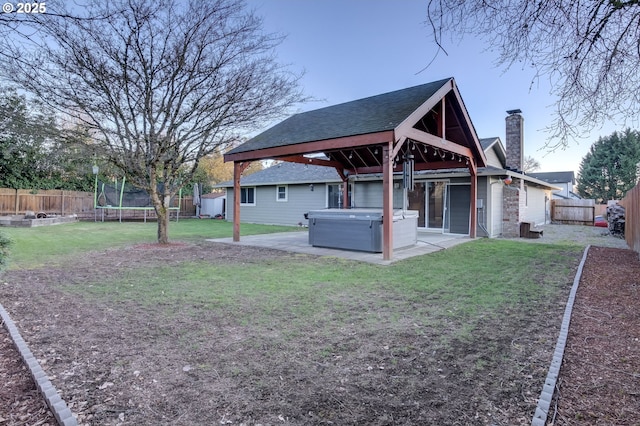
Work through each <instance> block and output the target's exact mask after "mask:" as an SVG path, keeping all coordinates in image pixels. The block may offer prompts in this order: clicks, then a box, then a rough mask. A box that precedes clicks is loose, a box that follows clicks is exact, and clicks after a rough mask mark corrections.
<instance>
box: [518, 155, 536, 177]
mask: <svg viewBox="0 0 640 426" xmlns="http://www.w3.org/2000/svg"><path fill="white" fill-rule="evenodd" d="M538 169H540V162H539V161H538V160H536V159H535V158H533V157H532V156H530V155H525V156H524V162H523V163H522V171H523V172H525V173H531V172H535V171H536V170H538Z"/></svg>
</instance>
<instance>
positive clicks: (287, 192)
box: [276, 185, 289, 203]
mask: <svg viewBox="0 0 640 426" xmlns="http://www.w3.org/2000/svg"><path fill="white" fill-rule="evenodd" d="M281 187H284V198H280V197H279V195H280V191H279V189H280V188H281ZM288 200H289V186H288V185H276V201H277V202H279V203H286V202H287V201H288Z"/></svg>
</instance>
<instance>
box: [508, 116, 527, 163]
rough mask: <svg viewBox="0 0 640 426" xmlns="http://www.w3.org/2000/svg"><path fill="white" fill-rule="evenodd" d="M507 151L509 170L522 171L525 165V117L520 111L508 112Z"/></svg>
mask: <svg viewBox="0 0 640 426" xmlns="http://www.w3.org/2000/svg"><path fill="white" fill-rule="evenodd" d="M507 114H509V115H507V118H506V119H505V121H506V134H505V145H506V146H505V150H506V151H507V168H511V169H516V170H518V171H520V170H522V165H523V163H524V145H523V144H524V117H522V111H520V110H519V109H512V110H509V111H507Z"/></svg>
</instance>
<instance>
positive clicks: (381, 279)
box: [0, 220, 583, 425]
mask: <svg viewBox="0 0 640 426" xmlns="http://www.w3.org/2000/svg"><path fill="white" fill-rule="evenodd" d="M296 229H297V228H282V227H270V226H254V225H245V224H243V225H242V227H241V230H242V233H243V234H244V235H247V234H250V233H259V232H276V231H282V230H296ZM0 232H4V233H5V234H8V235H10V236H11V237H12V238H13V239H14V240H15V245H14V246H13V247H12V251H11V258H10V265H9V269H8V270H7V271H6V273H5V276H4V278H3V279H4V280H6V282H7V284H6V285H4V286H0V300H1V301H2V303H3V304H7V305H8V306H15V307H16V308H15V309H16V311H17V315H19V316H18V319H19V320H20V323H21V324H22V326H23V327H26V328H27V329H29V330H31V329H33V330H41V331H34V332H33V333H32V334H31V336H30V338H31V341H32V342H33V344H34V346H35V347H36V348H44V350H45V354H46V353H49V352H48V350H49V348H50V347H51V346H52V345H55V350H56V356H59V358H56V361H55V364H54V366H55V368H57V369H58V370H59V372H60V374H62V372H64V371H74V372H75V373H74V375H72V376H69V377H66V376H65V377H66V378H65V379H64V380H63V381H59V383H56V386H60V388H61V389H63V391H64V392H66V395H72V397H71V400H73V401H76V400H77V401H89V402H88V404H87V405H86V407H89V408H86V410H88V411H86V413H87V414H90V415H92V416H94V419H98V420H96V421H97V422H99V420H102V421H104V423H109V421H110V420H109V419H111V418H110V417H108V415H110V414H108V413H112V412H113V413H120V412H124V411H122V410H126V414H125V415H126V418H128V419H129V421H130V422H131V423H132V424H141V425H147V424H149V425H151V424H162V423H163V422H167V420H166V419H174V420H175V418H174V417H172V416H175V415H176V413H181V414H180V415H181V416H182V415H185V416H187V417H185V418H182V421H183V423H180V422H177V421H176V423H175V424H213V423H217V422H220V415H219V413H220V412H222V413H226V412H228V413H236V414H235V416H236V417H234V423H237V424H240V423H242V422H243V421H244V420H246V419H255V421H256V423H257V422H258V421H259V422H260V423H263V424H276V423H278V421H281V420H278V417H273V416H275V415H277V414H278V413H281V412H284V413H285V415H286V416H288V417H290V418H291V419H293V420H292V423H293V424H312V423H313V422H312V423H309V418H310V417H309V416H310V414H309V413H311V412H312V411H313V413H317V414H314V415H318V416H321V417H322V418H325V419H327V420H330V421H331V422H333V423H334V424H390V423H384V422H382V421H378V419H382V418H386V417H385V416H386V415H387V413H395V414H394V415H396V416H397V418H399V419H406V420H407V421H406V423H407V424H456V422H458V423H460V424H462V423H464V424H488V423H490V422H491V423H494V424H525V423H524V422H519V423H514V422H512V420H513V419H525V421H526V422H529V421H530V418H531V415H532V413H533V410H534V409H535V403H536V396H537V395H538V394H539V392H540V389H541V388H542V385H543V384H544V378H545V376H546V369H547V368H548V363H549V360H550V356H551V353H552V351H553V347H554V344H555V339H556V338H557V330H558V329H559V327H560V322H561V315H562V312H563V311H564V303H565V302H566V298H567V294H568V292H569V289H570V287H571V284H572V281H573V277H574V273H575V269H576V267H577V265H578V262H579V260H580V257H581V254H582V251H583V247H582V246H580V245H577V244H555V245H554V244H544V243H537V244H531V243H525V242H521V241H511V240H500V239H477V240H475V241H471V242H468V243H464V244H460V245H457V246H455V247H452V248H450V249H447V250H443V251H440V252H436V253H432V254H428V255H423V256H418V257H414V258H411V259H407V260H403V261H399V262H396V263H394V264H392V265H390V266H381V265H374V264H368V263H363V262H356V261H351V260H345V259H340V258H336V257H315V256H309V255H303V254H291V253H288V254H283V255H279V254H278V253H273V252H270V251H269V250H265V249H252V248H248V247H244V246H240V245H216V244H212V243H207V242H204V239H206V238H215V237H229V236H231V234H232V224H231V223H226V222H222V221H213V220H181V221H180V222H179V223H174V222H172V223H171V228H170V236H171V239H172V240H173V241H184V242H189V243H191V244H189V245H186V246H184V247H175V248H168V249H153V250H148V249H139V248H133V249H129V248H131V246H132V245H135V244H139V243H144V242H153V241H154V240H155V232H156V227H155V224H154V223H148V224H143V223H122V224H120V223H93V222H84V223H76V224H69V225H59V226H54V227H48V228H46V227H42V228H32V229H18V228H7V229H3V230H1V231H0ZM118 247H122V248H123V249H124V250H109V251H108V252H105V249H108V248H118ZM93 250H96V252H95V253H92V251H93ZM112 265H113V266H112ZM124 265H128V266H124ZM26 301H28V303H26ZM43 324H44V325H47V326H46V327H45V326H44V325H43ZM52 333H54V334H52ZM53 335H55V339H54V338H53V337H52V336H53ZM104 342H109V344H108V345H105V344H104ZM71 348H72V349H73V353H69V351H70V350H71ZM97 354H99V355H97ZM96 359H100V362H99V363H96V361H95V360H96ZM103 364H104V366H106V367H107V369H106V373H105V370H103ZM185 365H189V366H190V368H191V370H190V371H189V372H188V374H183V373H184V370H182V368H183V366H185ZM135 371H138V372H139V373H140V372H142V373H141V374H140V377H141V378H142V377H146V378H145V380H147V382H144V383H145V385H144V386H142V385H140V386H139V387H137V386H131V385H130V382H131V380H132V377H134V376H133V374H134V372H135ZM105 374H106V376H105ZM105 377H107V378H105ZM97 378H100V379H99V380H98V379H97ZM151 378H153V379H154V380H153V381H149V379H151ZM156 379H157V383H158V384H157V386H160V384H162V385H163V386H166V387H165V388H162V389H164V390H163V392H165V393H166V394H167V395H171V398H170V399H169V400H167V401H164V400H163V401H157V400H155V399H154V398H155V396H156V395H157V394H158V392H157V391H156V390H155V389H156V388H154V386H156ZM87 380H98V381H94V382H91V381H89V382H87ZM105 380H108V381H109V382H110V383H112V384H113V391H112V390H111V387H110V388H109V389H108V390H105V389H101V388H100V387H99V384H100V383H102V382H104V381H105ZM140 380H142V379H140ZM88 383H91V384H88ZM140 383H143V382H140ZM147 388H149V389H152V390H150V391H149V392H150V395H151V396H150V397H149V396H147V397H145V392H146V390H147ZM111 391H112V393H111V394H110V399H109V401H110V402H104V401H106V400H105V392H111ZM145 398H146V399H145ZM130 401H133V405H131V404H130ZM283 401H284V402H283ZM407 401H415V402H417V403H419V406H420V407H426V408H424V409H422V408H420V409H418V408H417V407H418V406H416V405H415V404H413V403H412V404H407ZM100 404H104V405H105V407H104V409H102V408H101V405H100ZM189 404H192V407H193V409H190V410H187V411H184V407H185V406H188V405H189ZM283 404H284V405H283ZM428 404H433V405H428ZM93 407H98V408H96V409H95V410H94V408H93ZM123 407H129V408H123ZM141 407H142V408H141ZM146 407H148V408H146ZM274 410H276V411H274ZM105 413H107V414H105ZM184 413H186V414H184ZM273 413H276V414H273ZM100 415H103V416H107V417H102V418H100V417H99V416H100ZM216 416H217V417H216ZM479 416H480V417H479ZM243 419H244V420H243ZM460 419H463V421H462V422H460ZM473 419H479V420H477V421H476V422H475V423H474V421H473ZM376 422H377V423H376ZM313 424H317V423H313ZM527 424H528V423H527Z"/></svg>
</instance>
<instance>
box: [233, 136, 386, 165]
mask: <svg viewBox="0 0 640 426" xmlns="http://www.w3.org/2000/svg"><path fill="white" fill-rule="evenodd" d="M389 140H393V130H387V131H384V132H377V133H368V134H365V135H356V136H346V137H342V138H335V139H327V140H322V141H316V142H304V143H298V144H294V145H285V146H278V147H273V148H265V149H259V150H254V151H245V152H239V153H236V154H224V161H225V162H226V161H254V160H265V159H267V158H278V157H286V156H290V155H301V154H308V153H310V152H324V151H335V150H339V149H341V148H353V147H358V146H368V145H377V144H385V143H387V142H388V141H389Z"/></svg>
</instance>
